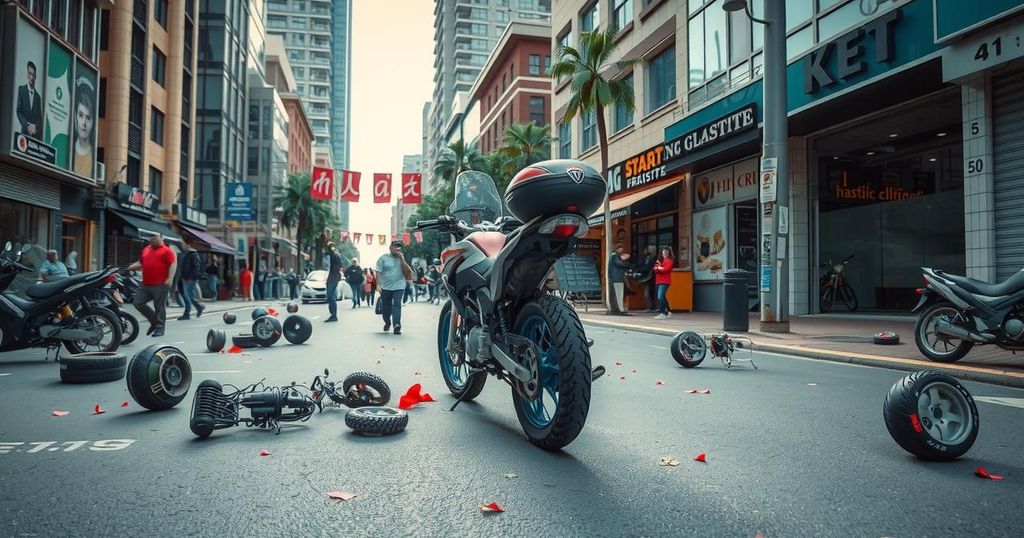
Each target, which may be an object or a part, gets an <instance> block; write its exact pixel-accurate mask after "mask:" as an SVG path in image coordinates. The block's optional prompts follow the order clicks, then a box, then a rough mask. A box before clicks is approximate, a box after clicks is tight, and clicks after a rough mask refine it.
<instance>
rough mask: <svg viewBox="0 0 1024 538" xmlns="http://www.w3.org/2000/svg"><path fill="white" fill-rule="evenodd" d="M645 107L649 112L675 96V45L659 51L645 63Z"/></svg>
mask: <svg viewBox="0 0 1024 538" xmlns="http://www.w3.org/2000/svg"><path fill="white" fill-rule="evenodd" d="M646 86H647V88H646V91H645V93H646V95H647V108H646V112H647V113H651V112H653V111H654V110H657V109H658V108H661V107H662V106H663V105H665V104H666V103H668V102H670V101H672V100H674V99H675V98H676V47H675V45H673V46H671V47H669V48H667V49H665V50H664V51H662V52H661V53H659V54H658V55H657V56H655V57H654V58H651V61H650V62H649V63H648V64H647V84H646Z"/></svg>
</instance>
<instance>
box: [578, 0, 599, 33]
mask: <svg viewBox="0 0 1024 538" xmlns="http://www.w3.org/2000/svg"><path fill="white" fill-rule="evenodd" d="M600 6H601V2H594V5H592V6H590V8H589V9H587V10H586V11H584V12H583V15H580V32H581V33H582V32H593V31H594V28H597V27H598V25H600V24H601V15H600V14H599V12H600V11H601V8H600Z"/></svg>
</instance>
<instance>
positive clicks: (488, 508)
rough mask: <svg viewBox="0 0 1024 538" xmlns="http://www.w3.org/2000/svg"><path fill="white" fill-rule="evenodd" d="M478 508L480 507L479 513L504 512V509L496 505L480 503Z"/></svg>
mask: <svg viewBox="0 0 1024 538" xmlns="http://www.w3.org/2000/svg"><path fill="white" fill-rule="evenodd" d="M478 506H479V507H480V511H481V512H504V511H505V509H504V508H502V507H501V506H499V505H498V503H490V504H484V503H480V504H479V505H478Z"/></svg>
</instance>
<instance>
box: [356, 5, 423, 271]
mask: <svg viewBox="0 0 1024 538" xmlns="http://www.w3.org/2000/svg"><path fill="white" fill-rule="evenodd" d="M352 4H353V5H352V129H351V133H350V135H349V136H350V141H349V145H350V159H351V161H350V162H349V169H351V170H355V171H357V172H361V173H362V177H361V179H360V184H359V190H360V200H359V202H358V203H355V204H350V205H349V207H350V212H349V231H351V232H359V233H363V234H365V233H372V234H374V235H377V234H389V239H390V233H391V220H390V219H391V206H390V205H384V204H374V203H373V196H372V181H373V173H374V172H390V173H391V174H392V178H393V181H394V183H393V184H392V201H394V196H395V194H398V193H400V192H401V173H402V156H403V155H407V154H419V153H420V152H421V151H422V149H421V148H422V146H421V136H422V135H421V125H420V124H421V123H422V120H421V116H422V112H423V103H425V102H427V101H429V100H430V97H431V93H432V92H433V91H434V86H433V77H434V66H433V64H434V3H433V1H432V0H353V2H352ZM363 241H364V242H363V243H362V244H360V245H359V255H360V263H361V264H362V265H364V266H365V265H370V264H372V263H374V262H375V261H376V259H377V258H378V257H379V256H380V255H382V254H384V252H385V251H386V250H387V246H379V245H378V244H377V240H376V238H375V239H374V242H373V245H372V246H368V245H367V244H366V243H365V239H364V240H363Z"/></svg>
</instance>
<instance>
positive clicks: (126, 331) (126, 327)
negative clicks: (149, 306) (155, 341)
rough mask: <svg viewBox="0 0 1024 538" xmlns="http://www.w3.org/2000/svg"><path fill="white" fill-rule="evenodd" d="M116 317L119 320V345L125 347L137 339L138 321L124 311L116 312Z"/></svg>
mask: <svg viewBox="0 0 1024 538" xmlns="http://www.w3.org/2000/svg"><path fill="white" fill-rule="evenodd" d="M117 317H118V319H120V320H121V345H122V346H127V345H128V344H131V343H132V342H134V341H135V339H136V338H138V337H139V320H138V319H136V318H135V316H133V315H131V314H129V313H128V312H125V311H124V310H118V311H117Z"/></svg>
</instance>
